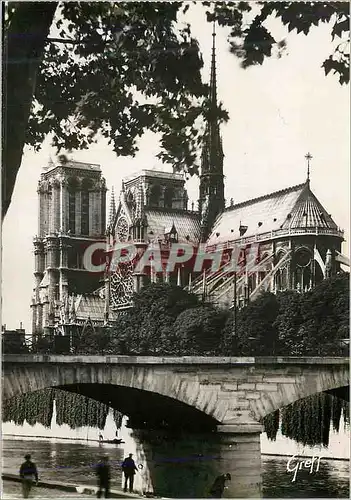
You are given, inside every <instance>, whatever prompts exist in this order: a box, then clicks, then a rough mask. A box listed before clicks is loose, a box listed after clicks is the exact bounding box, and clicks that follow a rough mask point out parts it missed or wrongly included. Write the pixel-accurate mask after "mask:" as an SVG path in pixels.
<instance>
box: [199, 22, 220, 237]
mask: <svg viewBox="0 0 351 500" xmlns="http://www.w3.org/2000/svg"><path fill="white" fill-rule="evenodd" d="M215 28H216V26H215V21H214V22H213V30H212V54H211V75H210V88H209V94H208V100H207V109H206V122H207V123H206V130H205V137H204V143H203V149H202V155H201V176H200V196H199V208H200V216H201V227H202V230H201V232H202V236H201V239H202V240H206V238H207V236H208V234H209V232H210V231H211V228H212V226H213V224H214V221H215V220H216V217H217V216H218V215H219V213H221V212H222V211H223V210H224V208H225V202H224V181H223V179H224V176H223V157H224V155H223V148H222V139H221V135H220V128H219V119H218V110H219V106H218V102H217V75H216V70H217V68H216V29H215Z"/></svg>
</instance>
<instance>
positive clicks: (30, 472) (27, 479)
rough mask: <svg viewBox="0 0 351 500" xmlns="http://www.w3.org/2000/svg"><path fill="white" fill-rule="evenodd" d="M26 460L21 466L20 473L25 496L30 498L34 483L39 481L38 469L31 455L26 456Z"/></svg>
mask: <svg viewBox="0 0 351 500" xmlns="http://www.w3.org/2000/svg"><path fill="white" fill-rule="evenodd" d="M24 459H25V462H23V464H22V465H21V467H20V470H19V475H20V478H21V479H22V494H23V498H28V497H29V493H30V490H31V489H32V486H33V483H34V481H35V483H38V470H37V467H36V465H35V463H34V462H32V461H31V456H30V455H26V456H25V457H24Z"/></svg>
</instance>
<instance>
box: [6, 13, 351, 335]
mask: <svg viewBox="0 0 351 500" xmlns="http://www.w3.org/2000/svg"><path fill="white" fill-rule="evenodd" d="M187 20H188V21H189V22H190V23H191V28H192V32H193V34H194V35H195V36H196V38H197V39H198V40H199V43H200V47H201V50H202V52H203V58H204V62H205V65H204V69H203V72H204V73H203V74H204V78H205V79H207V80H208V79H209V73H210V58H211V44H212V37H211V29H212V27H211V26H210V25H209V24H208V23H206V21H205V18H204V15H203V13H202V10H201V6H199V5H197V6H194V7H191V9H190V10H189V12H188V15H187ZM272 28H273V29H274V31H273V34H274V35H276V36H277V38H278V39H279V38H283V37H285V36H286V35H287V31H286V30H285V28H283V27H282V26H280V24H279V23H277V22H274V23H273V24H272ZM226 37H227V31H226V30H225V29H223V28H218V29H217V37H216V38H217V39H216V43H217V82H218V96H219V99H220V100H221V101H222V102H223V103H224V107H225V109H227V110H228V112H229V116H230V120H229V122H228V123H227V124H225V125H222V129H221V131H222V136H223V148H224V154H225V158H224V174H225V184H226V192H225V196H226V199H227V201H228V202H229V200H230V198H233V199H234V202H235V203H237V202H240V201H244V200H246V199H250V198H254V197H256V196H260V195H263V194H267V193H270V192H273V191H276V190H280V189H284V188H286V187H289V186H293V185H295V184H300V183H302V182H304V181H305V179H306V172H307V165H306V160H305V158H304V157H305V155H306V153H307V152H310V153H311V154H312V156H313V160H312V162H311V188H312V191H313V192H314V193H315V194H316V195H317V197H318V199H319V200H320V201H321V203H322V204H323V205H324V207H325V208H326V210H327V211H328V212H329V213H330V214H331V215H332V217H333V219H334V220H335V222H336V223H337V224H338V226H340V227H341V228H342V229H345V239H346V243H345V244H344V245H343V253H344V254H346V255H349V244H348V240H349V205H350V189H349V185H350V175H349V164H350V157H349V134H350V131H349V118H350V113H349V108H350V102H349V87H348V86H345V85H344V86H341V85H340V84H339V81H338V78H337V76H335V75H332V74H330V75H329V76H327V77H326V76H325V74H324V70H323V69H322V68H321V65H322V63H323V61H324V60H325V59H326V58H327V57H328V56H329V55H330V53H331V52H332V50H333V46H332V44H331V36H330V27H328V25H322V26H318V27H314V28H312V31H311V33H310V34H309V35H308V36H307V37H305V36H304V35H296V34H289V35H288V36H287V38H286V40H287V49H286V51H285V53H284V55H283V56H282V57H281V58H280V59H278V58H271V59H268V60H267V61H265V62H264V64H263V65H262V66H256V67H252V68H248V69H245V70H244V69H242V68H241V67H240V63H239V61H238V60H237V59H236V58H235V57H234V56H233V55H232V54H230V53H229V50H228V43H227V40H226ZM158 151H159V149H158V137H157V136H155V135H154V134H151V133H147V134H146V135H145V136H144V138H143V139H142V140H141V141H140V151H139V153H138V154H137V156H136V157H135V158H123V157H116V155H115V153H114V152H113V151H112V149H111V147H109V146H108V144H107V142H106V141H105V140H103V139H101V140H99V142H98V144H96V145H94V146H92V147H91V148H90V149H89V150H86V151H74V152H72V154H71V155H70V157H71V158H72V159H74V160H77V161H86V162H90V163H97V164H100V165H101V168H102V172H103V175H104V177H105V178H106V181H107V186H108V187H109V188H111V187H112V186H114V187H115V191H117V192H119V190H120V187H121V180H122V178H123V177H125V176H127V175H130V174H131V173H133V172H136V171H138V170H141V169H144V168H145V169H153V168H156V169H158V170H168V171H172V167H171V165H169V166H165V165H162V164H161V163H160V162H159V161H158V160H157V159H156V154H157V153H158ZM55 153H56V152H55V150H54V149H53V148H51V147H50V144H49V142H48V141H46V142H45V143H44V145H43V147H42V149H41V151H40V152H38V153H35V152H33V151H31V150H29V149H28V148H26V149H25V152H24V155H23V158H22V165H21V168H20V171H19V174H18V177H17V181H16V186H15V190H14V194H13V199H12V203H11V206H10V209H9V211H8V214H7V215H6V218H5V221H4V223H3V234H2V324H6V327H7V328H9V329H12V328H18V327H19V323H20V322H22V323H23V326H24V327H25V328H26V331H29V332H30V331H31V317H30V302H31V295H32V290H33V285H34V276H33V272H34V255H33V243H32V242H33V237H34V236H35V235H36V233H37V220H38V201H37V193H36V189H37V183H38V180H39V177H40V173H41V172H42V168H43V167H44V166H46V165H47V163H48V160H49V158H50V156H52V157H53V158H54V157H55ZM187 189H188V193H189V197H190V201H195V202H196V201H197V196H198V195H197V189H198V180H197V179H196V178H193V179H191V180H190V181H189V182H188V183H187ZM110 192H111V191H108V193H107V200H108V202H107V207H108V205H109V198H110Z"/></svg>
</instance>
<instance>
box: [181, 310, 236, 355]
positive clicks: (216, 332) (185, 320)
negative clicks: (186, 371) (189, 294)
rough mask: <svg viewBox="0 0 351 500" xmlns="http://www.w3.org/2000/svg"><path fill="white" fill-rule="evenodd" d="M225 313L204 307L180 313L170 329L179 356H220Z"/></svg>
mask: <svg viewBox="0 0 351 500" xmlns="http://www.w3.org/2000/svg"><path fill="white" fill-rule="evenodd" d="M226 319H227V314H226V312H225V311H219V310H217V309H215V308H214V307H212V306H209V305H205V306H200V307H194V308H191V309H186V310H185V311H183V312H182V313H180V314H179V315H178V317H177V319H176V321H175V322H174V325H173V327H172V329H171V332H172V337H173V341H174V344H175V345H177V346H178V354H179V355H181V356H185V355H187V356H216V355H219V354H221V343H222V331H223V328H224V325H225V322H226Z"/></svg>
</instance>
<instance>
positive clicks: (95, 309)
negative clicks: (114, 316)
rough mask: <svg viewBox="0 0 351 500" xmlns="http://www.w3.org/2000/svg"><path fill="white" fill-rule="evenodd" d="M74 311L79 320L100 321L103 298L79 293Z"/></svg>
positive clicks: (103, 308) (102, 315)
mask: <svg viewBox="0 0 351 500" xmlns="http://www.w3.org/2000/svg"><path fill="white" fill-rule="evenodd" d="M75 313H76V318H77V320H78V321H79V322H81V321H86V320H88V319H91V321H93V322H94V321H98V322H101V321H103V320H104V313H105V299H104V298H102V297H99V296H97V295H79V296H78V297H77V302H76V303H75Z"/></svg>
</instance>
